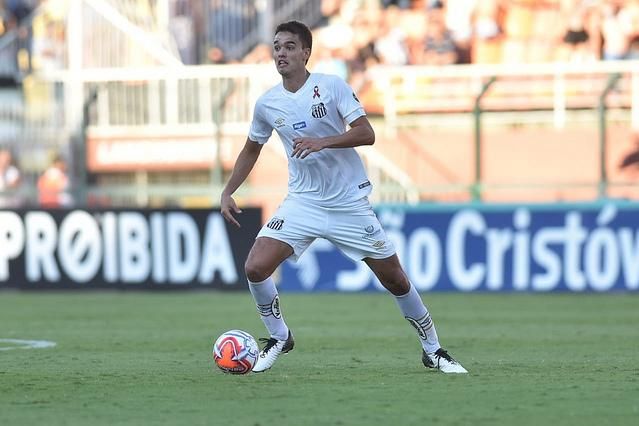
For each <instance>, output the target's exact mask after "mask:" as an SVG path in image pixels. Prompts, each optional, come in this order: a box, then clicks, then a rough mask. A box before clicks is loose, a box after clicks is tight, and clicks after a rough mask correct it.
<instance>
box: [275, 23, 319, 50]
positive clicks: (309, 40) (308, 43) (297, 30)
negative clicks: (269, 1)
mask: <svg viewBox="0 0 639 426" xmlns="http://www.w3.org/2000/svg"><path fill="white" fill-rule="evenodd" d="M281 32H286V33H291V34H297V36H298V37H299V38H300V41H301V42H302V48H309V49H311V50H313V35H312V34H311V30H309V29H308V27H307V26H306V25H304V24H303V23H301V22H299V21H288V22H283V23H281V24H279V25H278V26H277V28H275V34H277V33H281Z"/></svg>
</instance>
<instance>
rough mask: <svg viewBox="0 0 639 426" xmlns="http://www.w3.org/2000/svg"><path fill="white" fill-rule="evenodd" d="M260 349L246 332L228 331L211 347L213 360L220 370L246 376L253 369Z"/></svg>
mask: <svg viewBox="0 0 639 426" xmlns="http://www.w3.org/2000/svg"><path fill="white" fill-rule="evenodd" d="M259 353H260V348H259V346H257V342H256V341H255V339H254V338H253V336H251V335H250V334H248V333H247V332H246V331H242V330H229V331H227V332H226V333H222V335H221V336H220V337H218V338H217V340H216V341H215V344H214V345H213V359H214V360H215V364H216V365H217V366H218V367H219V368H220V370H222V371H224V372H225V373H230V374H246V373H248V372H250V371H251V370H252V369H253V366H254V365H255V362H256V361H257V356H258V355H259Z"/></svg>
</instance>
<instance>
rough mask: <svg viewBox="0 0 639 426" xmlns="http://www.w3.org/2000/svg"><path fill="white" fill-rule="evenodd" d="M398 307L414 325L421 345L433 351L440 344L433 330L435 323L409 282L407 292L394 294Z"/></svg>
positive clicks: (427, 350) (430, 351) (426, 349)
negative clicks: (401, 294)
mask: <svg viewBox="0 0 639 426" xmlns="http://www.w3.org/2000/svg"><path fill="white" fill-rule="evenodd" d="M395 300H396V301H397V305H398V306H399V309H400V310H401V311H402V314H404V318H406V319H407V320H408V322H409V323H410V324H411V325H412V326H413V327H415V329H416V330H417V334H418V335H419V340H420V341H421V344H422V347H423V348H424V350H425V351H426V352H428V353H433V352H435V351H436V350H437V349H439V348H440V347H441V346H440V345H439V339H438V338H437V331H435V324H433V320H432V319H431V318H430V313H429V312H428V309H426V306H425V305H424V302H422V298H421V297H420V296H419V293H418V292H417V289H415V286H414V285H412V284H411V286H410V290H408V293H406V294H404V295H403V296H395Z"/></svg>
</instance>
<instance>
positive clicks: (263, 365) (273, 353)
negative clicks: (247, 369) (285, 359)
mask: <svg viewBox="0 0 639 426" xmlns="http://www.w3.org/2000/svg"><path fill="white" fill-rule="evenodd" d="M260 342H262V343H265V345H264V348H263V349H262V351H261V352H260V356H259V357H258V358H257V362H256V363H255V366H254V367H253V372H254V373H261V372H262V371H266V370H268V369H269V368H271V367H272V366H273V364H275V361H277V357H279V356H280V354H285V353H288V352H290V351H292V350H293V346H295V340H293V335H292V334H291V331H290V330H289V332H288V337H287V338H286V340H277V339H276V338H274V337H271V338H269V339H260Z"/></svg>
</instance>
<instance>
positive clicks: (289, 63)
mask: <svg viewBox="0 0 639 426" xmlns="http://www.w3.org/2000/svg"><path fill="white" fill-rule="evenodd" d="M310 54H311V49H309V48H303V47H302V42H301V41H300V38H299V36H298V35H297V34H292V33H289V32H279V33H277V34H275V39H274V40H273V59H274V60H275V67H276V68H277V72H279V73H280V74H281V75H282V76H284V77H288V76H291V75H294V74H296V73H299V72H304V70H305V69H306V61H307V59H308V57H309V55H310Z"/></svg>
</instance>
